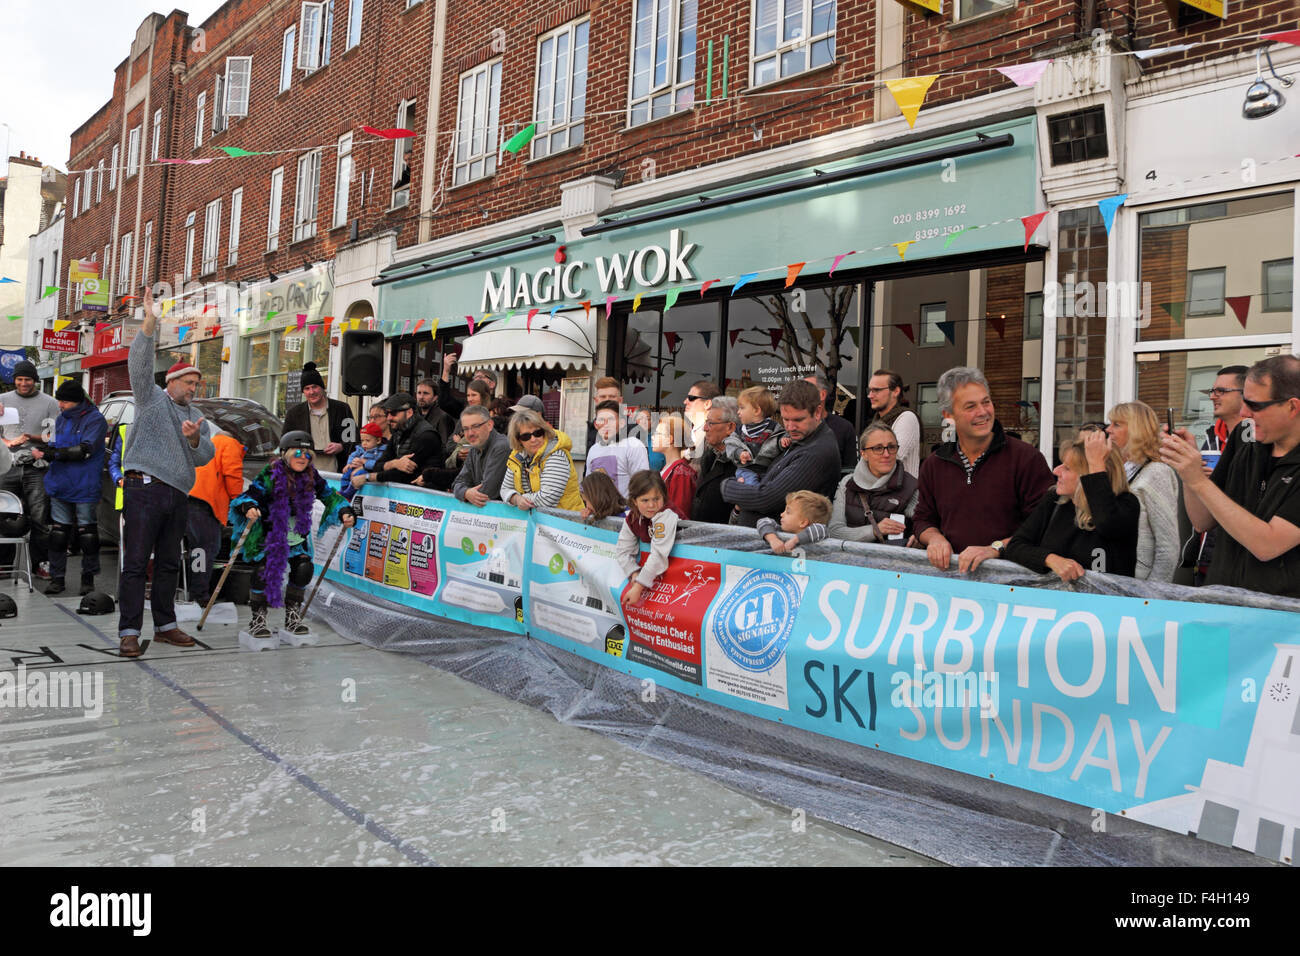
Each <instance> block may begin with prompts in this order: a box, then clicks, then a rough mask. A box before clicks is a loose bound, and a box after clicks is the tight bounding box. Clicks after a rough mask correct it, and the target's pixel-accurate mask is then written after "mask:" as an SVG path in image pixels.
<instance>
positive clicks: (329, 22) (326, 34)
mask: <svg viewBox="0 0 1300 956" xmlns="http://www.w3.org/2000/svg"><path fill="white" fill-rule="evenodd" d="M333 45H334V0H325V25H324V26H323V27H321V41H320V65H321V66H329V65H330V49H331V47H332V46H333Z"/></svg>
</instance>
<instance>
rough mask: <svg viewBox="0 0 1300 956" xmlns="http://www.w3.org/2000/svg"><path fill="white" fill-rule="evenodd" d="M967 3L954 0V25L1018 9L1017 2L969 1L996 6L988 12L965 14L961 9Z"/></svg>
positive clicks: (961, 0) (1010, 0) (997, 0)
mask: <svg viewBox="0 0 1300 956" xmlns="http://www.w3.org/2000/svg"><path fill="white" fill-rule="evenodd" d="M966 2H967V0H952V22H953V23H963V22H966V21H969V20H978V19H979V18H980V17H987V16H992V15H993V14H995V13H1003V12H1005V11H1007V10H1014V9H1015V7H1016V0H969V2H971V3H974V2H984V3H992V4H994V6H992V7H990V8H989V9H988V10H980V11H978V12H975V13H965V14H963V13H962V12H961V8H962V4H963V3H966Z"/></svg>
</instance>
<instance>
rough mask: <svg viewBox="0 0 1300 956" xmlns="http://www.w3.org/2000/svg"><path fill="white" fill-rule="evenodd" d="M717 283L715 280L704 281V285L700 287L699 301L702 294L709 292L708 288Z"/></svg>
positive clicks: (702, 296)
mask: <svg viewBox="0 0 1300 956" xmlns="http://www.w3.org/2000/svg"><path fill="white" fill-rule="evenodd" d="M717 281H718V280H717V279H706V280H704V285H702V286H700V298H701V299H702V298H704V293H706V292H708V291H709V286H711V285H715V284H716V283H717Z"/></svg>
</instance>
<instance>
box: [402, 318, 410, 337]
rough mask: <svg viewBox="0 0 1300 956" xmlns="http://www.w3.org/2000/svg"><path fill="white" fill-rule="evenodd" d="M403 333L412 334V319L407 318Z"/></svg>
mask: <svg viewBox="0 0 1300 956" xmlns="http://www.w3.org/2000/svg"><path fill="white" fill-rule="evenodd" d="M402 334H403V335H410V334H411V320H410V319H407V320H406V324H405V325H403V326H402Z"/></svg>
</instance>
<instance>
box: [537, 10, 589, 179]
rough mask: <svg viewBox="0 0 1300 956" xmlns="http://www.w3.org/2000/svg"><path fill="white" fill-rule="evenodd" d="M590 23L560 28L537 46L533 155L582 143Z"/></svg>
mask: <svg viewBox="0 0 1300 956" xmlns="http://www.w3.org/2000/svg"><path fill="white" fill-rule="evenodd" d="M590 26H591V21H589V20H581V21H579V22H577V23H570V24H568V25H567V26H563V27H560V29H558V30H554V31H552V32H551V33H548V34H546V35H545V36H544V37H542V39H541V41H540V42H539V43H538V44H537V108H536V109H535V110H534V112H533V116H535V117H536V118H537V135H536V136H534V137H533V156H534V157H535V158H536V157H541V156H549V155H550V154H551V153H555V152H559V151H560V150H562V149H568V148H569V147H570V146H577V145H578V144H579V143H581V142H582V135H583V130H584V126H585V124H584V122H583V120H584V118H585V117H584V114H585V113H586V111H587V32H588V30H589V28H590Z"/></svg>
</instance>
